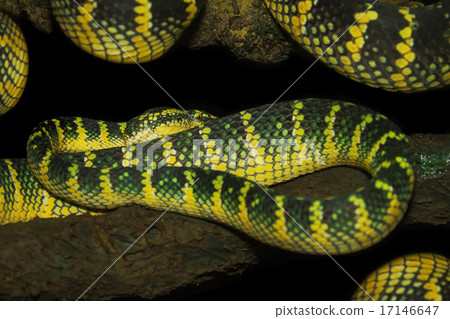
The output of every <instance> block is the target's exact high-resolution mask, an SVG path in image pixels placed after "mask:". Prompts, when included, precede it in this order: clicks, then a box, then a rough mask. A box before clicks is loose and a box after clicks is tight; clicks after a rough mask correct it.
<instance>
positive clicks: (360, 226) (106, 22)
mask: <svg viewBox="0 0 450 319" xmlns="http://www.w3.org/2000/svg"><path fill="white" fill-rule="evenodd" d="M169 2H170V3H169V4H167V3H165V4H163V2H162V1H152V2H147V1H136V2H133V1H125V2H111V3H110V2H106V1H102V0H85V1H79V2H78V4H79V6H78V4H77V3H75V4H74V1H70V0H65V1H62V0H61V1H59V0H54V1H52V7H53V10H54V12H55V16H56V19H57V21H58V22H59V23H60V25H61V27H62V29H63V31H64V32H65V33H66V34H67V35H68V36H69V37H70V38H71V39H72V41H74V42H75V43H76V44H77V45H78V46H80V47H81V48H82V49H83V50H85V51H87V52H89V53H91V54H94V55H95V56H97V57H100V58H103V59H106V60H109V61H113V62H121V63H126V62H144V61H148V60H152V59H155V58H157V57H159V56H161V55H162V54H163V53H164V52H165V51H166V50H167V49H168V48H169V47H170V46H172V44H173V43H174V41H175V39H176V38H178V37H179V35H180V34H181V32H182V30H183V29H184V28H185V27H187V25H189V23H190V21H191V20H192V19H193V18H194V16H195V14H196V12H197V11H198V7H197V5H198V4H199V1H194V0H192V1H188V0H185V1H175V0H172V1H169ZM346 2H347V1H342V3H341V4H340V5H336V2H330V1H326V0H315V1H281V0H280V1H269V0H267V1H266V4H267V6H268V7H269V9H270V11H271V12H272V14H273V15H274V16H275V18H276V19H277V20H279V22H280V23H281V24H282V25H283V26H284V28H285V29H287V30H288V31H289V32H291V33H292V34H293V37H294V38H295V39H296V40H297V41H299V42H300V43H302V44H303V45H304V46H305V48H306V49H307V50H308V51H310V52H311V53H313V54H315V55H316V56H318V57H320V59H321V60H322V61H323V62H326V63H328V64H329V65H330V66H332V67H333V68H334V69H336V70H337V71H339V72H340V73H344V74H346V75H347V76H349V77H350V78H352V79H355V80H358V81H360V82H362V83H365V84H368V85H372V86H377V87H381V88H384V89H388V90H400V91H412V90H423V89H427V88H433V87H439V86H442V85H445V84H448V82H449V77H450V73H449V62H448V52H449V51H448V35H446V36H445V35H443V33H442V30H441V31H440V32H441V33H439V35H438V36H437V38H438V40H437V41H436V42H431V43H432V45H431V47H432V49H433V50H436V52H438V54H437V56H433V57H432V58H429V59H428V56H430V54H429V53H427V52H425V53H424V54H422V53H420V52H421V51H420V50H419V44H421V42H420V41H422V40H423V37H424V35H421V34H422V33H418V38H416V36H417V35H416V33H415V32H416V31H417V30H423V28H421V23H424V22H426V21H427V19H428V18H427V19H426V18H425V17H427V14H428V15H431V16H432V17H436V16H439V17H441V16H444V18H442V19H443V21H446V22H444V25H447V26H448V14H446V15H442V13H443V12H445V13H446V12H447V11H448V10H447V9H448V3H449V1H446V2H443V3H442V4H440V5H435V6H434V7H431V8H429V9H420V10H423V11H412V9H411V10H409V9H396V11H393V9H392V8H391V9H389V11H386V12H385V11H383V10H388V9H386V8H387V7H385V6H384V5H383V6H381V7H380V8H382V9H381V11H377V10H378V9H371V8H369V10H368V11H365V10H366V9H367V6H366V3H365V1H356V2H353V3H354V5H352V6H350V7H352V8H353V9H352V10H353V11H351V10H350V7H344V8H345V9H342V7H341V5H342V6H344V5H345V6H346V4H344V3H346ZM322 6H328V7H327V10H323V9H324V7H322ZM438 9H439V10H438ZM117 10H119V11H120V10H121V12H122V14H120V15H118V14H117V13H114V12H117ZM333 10H338V11H339V10H344V12H346V13H347V14H346V15H344V18H345V19H342V24H339V23H338V20H337V18H335V17H334V16H331V14H333V12H335V11H333ZM426 10H428V11H426ZM445 10H447V11H445ZM394 12H395V13H394ZM436 12H437V13H436ZM394 16H395V17H399V16H400V17H401V18H402V19H403V20H402V19H400V22H398V23H397V22H395V23H393V22H392V19H391V18H392V17H394ZM382 17H386V18H382ZM131 18H132V19H131ZM339 18H341V16H339ZM347 18H348V19H350V20H351V19H358V21H357V23H356V24H355V25H353V27H350V29H349V33H348V34H347V35H346V37H347V38H344V37H343V41H344V42H343V43H345V44H344V45H338V46H337V47H336V48H333V50H332V51H330V50H328V51H325V50H326V47H327V46H328V45H329V44H331V43H332V41H334V39H335V38H336V37H337V36H338V34H340V31H341V30H342V28H343V26H344V25H346V24H348V25H350V24H351V23H352V21H350V22H348V21H347V20H346V19H347ZM416 19H417V20H416ZM339 20H340V19H339ZM405 21H406V22H405ZM96 22H99V24H97V23H96ZM387 22H390V24H389V25H390V28H392V27H394V31H395V32H394V31H392V34H394V33H395V34H396V35H395V36H392V38H390V37H387V38H383V39H382V41H381V38H380V37H379V35H378V38H377V36H376V34H377V33H376V31H375V30H376V28H378V27H380V25H382V26H383V25H384V23H387ZM405 23H406V24H405ZM348 25H347V26H348ZM130 30H131V31H130ZM378 32H379V31H378ZM420 32H422V31H420ZM444 33H445V32H444ZM110 36H112V38H114V40H112V39H111V37H110ZM398 36H400V37H401V39H399V38H398ZM442 38H444V39H445V40H446V41H447V42H445V41H444V42H442ZM386 39H387V40H388V41H386ZM385 42H387V43H385ZM393 43H395V44H396V45H394V46H393V47H394V48H395V49H394V51H392V50H391V51H389V52H390V53H389V52H386V51H385V49H386V48H387V47H388V46H392V44H393ZM386 50H387V49H386ZM323 53H325V54H323ZM322 54H323V55H322ZM436 61H437V62H436ZM335 62H336V63H335ZM27 153H28V158H27V159H26V160H1V161H0V203H2V206H1V207H0V212H1V214H0V218H1V224H8V223H13V222H18V221H27V220H31V219H33V218H35V217H42V218H50V217H64V216H68V215H71V214H84V213H89V212H91V213H96V212H101V211H102V210H104V209H110V208H114V207H117V206H121V205H128V204H132V203H135V204H141V205H146V206H151V207H153V208H159V209H165V208H167V207H168V206H170V205H172V209H173V210H174V211H177V212H180V213H183V214H187V215H191V216H196V217H201V218H206V219H211V220H215V221H219V222H222V223H225V224H227V225H230V226H232V227H234V228H237V229H239V230H241V231H243V232H245V233H246V234H248V235H249V236H252V237H254V238H256V239H257V240H259V241H262V242H264V243H267V244H269V245H273V246H277V247H280V248H283V249H288V250H292V251H296V252H302V253H310V254H324V253H325V252H328V253H331V254H343V253H349V252H355V251H359V250H361V249H364V248H367V247H370V246H372V245H374V244H375V243H377V242H379V241H380V240H382V239H383V238H385V237H386V236H387V235H388V234H389V233H390V232H391V231H392V230H393V229H394V228H395V226H396V225H397V224H398V222H399V221H400V220H401V218H402V216H403V214H404V212H405V211H406V208H407V205H408V201H409V199H410V197H411V193H412V190H413V185H414V170H413V159H412V154H411V151H410V149H409V147H408V145H407V141H406V138H405V136H404V134H403V133H401V132H400V131H399V129H398V128H397V127H396V126H395V125H394V124H393V123H392V122H390V121H389V120H388V119H386V118H385V117H384V116H382V115H380V114H378V113H376V112H373V111H371V110H369V109H366V108H364V107H361V106H357V105H353V104H351V103H347V102H341V101H333V100H320V99H310V100H299V101H290V102H282V103H277V104H275V105H272V106H269V105H266V106H262V107H259V108H254V109H250V110H247V111H243V112H240V113H237V114H233V115H230V116H226V117H223V118H214V117H213V116H211V115H209V114H206V113H203V112H200V111H190V112H189V113H187V114H185V113H183V112H181V111H177V110H173V109H155V110H151V111H149V112H146V113H144V114H143V115H141V116H139V117H137V118H135V119H132V120H130V121H128V122H126V123H110V122H105V121H94V120H89V119H85V118H58V119H53V120H49V121H45V122H43V123H41V124H40V125H39V126H38V127H36V128H35V129H34V130H33V132H32V134H31V135H30V139H29V142H28V147H27ZM335 165H350V166H355V167H359V168H362V169H364V170H366V171H367V172H369V173H370V174H371V175H372V178H371V181H370V183H369V184H368V185H367V186H365V187H363V188H361V189H358V190H356V191H355V192H353V193H351V194H349V195H346V196H337V197H332V198H325V199H306V198H295V197H291V196H286V195H282V194H279V193H276V192H275V191H273V190H271V189H268V188H264V186H268V185H272V184H275V183H279V182H282V181H284V180H286V179H290V178H293V177H295V176H298V175H301V174H305V173H309V172H313V171H316V170H318V169H323V168H326V167H330V166H335ZM417 262H419V264H417ZM392 263H393V264H392V267H391V266H390V265H388V266H383V267H384V268H383V267H382V268H380V270H377V273H376V274H375V275H371V276H369V277H368V279H367V280H366V281H365V282H364V283H363V287H364V289H365V291H367V292H368V293H369V294H370V295H371V296H374V297H376V298H377V299H385V298H389V299H402V298H406V299H423V298H426V299H436V300H439V299H445V298H449V297H448V296H449V291H448V285H449V282H450V271H449V261H448V259H446V258H444V257H441V256H438V255H434V254H421V255H414V256H412V257H409V256H408V257H404V258H403V261H402V263H399V262H398V261H393V262H392ZM427 265H432V267H431V268H432V269H431V270H430V267H428V266H427ZM408 267H409V268H408ZM411 267H412V268H411ZM414 267H416V268H414ZM407 270H408V271H407ZM411 273H414V274H417V276H415V277H414V276H413V277H411ZM391 275H392V276H393V277H392V278H390V276H391ZM401 276H404V279H403V280H400V279H399V278H400V277H401ZM394 277H395V278H394ZM365 296H366V293H365V292H364V290H363V291H362V292H361V291H359V292H356V293H355V298H357V299H363V298H364V297H365Z"/></svg>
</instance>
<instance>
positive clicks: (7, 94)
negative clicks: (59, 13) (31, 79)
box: [0, 12, 28, 115]
mask: <svg viewBox="0 0 450 319" xmlns="http://www.w3.org/2000/svg"><path fill="white" fill-rule="evenodd" d="M27 76H28V49H27V44H26V42H25V38H24V36H23V34H22V31H21V30H20V28H19V26H18V25H17V24H16V23H15V22H14V21H13V20H12V19H11V18H10V17H9V16H8V15H6V14H5V13H3V12H0V115H2V114H5V113H6V112H8V111H9V110H10V109H11V108H13V107H14V106H15V105H16V104H17V102H18V101H19V99H20V97H21V96H22V93H23V91H24V89H25V84H26V81H27Z"/></svg>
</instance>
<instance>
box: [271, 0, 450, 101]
mask: <svg viewBox="0 0 450 319" xmlns="http://www.w3.org/2000/svg"><path fill="white" fill-rule="evenodd" d="M265 3H266V5H267V7H268V8H269V10H270V12H271V13H272V15H273V16H274V18H275V19H276V20H277V21H278V22H279V24H280V25H281V26H282V27H283V28H284V29H285V30H287V31H288V32H289V34H290V35H291V36H292V38H293V39H294V40H296V41H297V42H298V43H300V44H301V45H302V47H303V48H305V49H306V50H307V51H308V52H309V53H311V54H313V55H314V56H315V57H316V58H320V61H322V62H323V63H325V64H326V65H327V66H329V67H331V68H332V69H333V70H335V71H337V72H339V73H341V74H343V75H345V76H347V77H348V78H350V79H352V80H355V81H358V82H361V83H363V84H366V85H369V86H373V87H378V88H382V89H385V90H389V91H401V92H413V91H423V90H427V89H430V88H437V87H442V86H445V85H448V84H450V35H449V34H450V1H449V0H445V1H442V2H439V3H437V4H434V5H429V6H426V7H422V8H406V7H395V6H392V5H389V4H386V3H383V2H381V1H378V2H377V3H376V4H375V5H374V6H373V7H371V2H369V1H366V0H340V1H335V0H265ZM335 42H336V43H335Z"/></svg>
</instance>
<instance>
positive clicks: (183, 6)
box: [50, 0, 205, 63]
mask: <svg viewBox="0 0 450 319" xmlns="http://www.w3.org/2000/svg"><path fill="white" fill-rule="evenodd" d="M204 2H205V0H184V1H180V0H145V1H140V0H116V1H111V0H78V1H73V0H51V1H50V3H51V5H52V9H53V15H54V16H55V18H56V21H58V23H59V25H60V26H61V29H62V30H63V31H64V33H65V34H66V35H67V36H68V37H69V38H70V39H71V40H72V41H73V42H74V43H75V44H76V45H77V46H79V47H80V48H81V49H83V50H84V51H86V52H88V53H90V54H92V55H94V56H96V57H99V58H101V59H104V60H108V61H111V62H117V63H136V62H138V63H141V62H148V61H151V60H154V59H156V58H158V57H160V56H162V55H163V54H164V53H165V52H167V50H169V48H171V47H172V45H173V44H174V43H175V41H176V40H177V39H178V38H179V37H180V35H181V33H182V32H183V31H184V29H185V28H186V27H188V26H189V24H190V23H191V22H192V20H193V19H194V18H195V16H196V14H197V12H198V9H199V7H200V6H201V5H202V4H203V3H204Z"/></svg>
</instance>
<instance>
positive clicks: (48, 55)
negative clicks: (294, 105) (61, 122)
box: [0, 22, 450, 300]
mask: <svg viewBox="0 0 450 319" xmlns="http://www.w3.org/2000/svg"><path fill="white" fill-rule="evenodd" d="M21 26H22V29H23V31H24V33H25V37H26V39H27V43H28V48H29V55H30V75H29V78H28V82H27V87H26V89H25V92H24V95H23V97H22V99H21V101H20V102H19V104H18V105H17V106H16V107H15V108H14V109H13V110H12V111H10V112H9V113H7V114H6V115H5V116H3V117H2V118H0V136H3V138H2V147H1V148H0V158H13V157H25V149H26V141H27V138H28V134H29V133H30V131H31V129H32V128H33V127H34V126H35V125H36V124H38V123H39V122H40V121H42V120H45V119H49V118H53V117H58V116H69V115H76V116H84V117H90V118H96V119H102V120H110V121H126V120H128V119H130V118H132V117H134V116H136V115H138V114H140V113H142V112H144V111H145V110H147V109H149V108H153V107H159V106H173V107H177V106H176V104H175V103H174V102H173V101H172V99H171V98H169V97H168V95H167V94H166V93H165V92H163V90H161V89H160V87H158V85H157V84H155V82H154V81H153V80H152V79H150V78H149V77H148V75H147V74H145V72H143V70H141V69H140V68H139V67H138V66H137V65H117V64H113V63H109V62H105V61H102V60H99V59H97V58H95V57H91V56H90V55H88V54H86V53H84V52H83V51H81V50H80V49H78V48H77V47H76V46H75V45H73V44H72V43H71V41H70V40H69V39H67V38H66V37H65V36H64V35H63V34H62V33H61V32H59V31H58V32H56V33H54V34H51V35H46V34H43V33H40V32H39V31H37V30H35V29H34V28H33V27H32V26H31V25H29V24H28V23H26V22H23V23H21ZM187 37H189V30H188V34H185V35H184V37H183V38H184V39H182V40H181V44H180V43H179V44H177V45H176V46H175V47H174V48H173V49H172V50H171V51H170V52H169V53H168V54H167V55H165V56H164V57H162V58H160V59H159V60H156V61H153V62H151V63H147V64H143V65H142V67H143V68H145V70H146V71H147V72H148V73H149V74H150V75H151V76H152V77H154V79H155V80H156V81H157V82H158V83H159V84H160V85H161V86H162V87H163V88H164V89H166V90H167V92H168V93H169V94H170V95H171V96H172V97H173V98H174V99H175V100H176V101H178V103H180V104H181V105H182V106H183V107H184V108H186V109H190V108H197V109H203V110H206V111H209V112H211V113H213V114H216V115H219V116H221V115H225V114H229V113H233V112H236V111H239V110H242V109H246V108H250V107H253V106H258V105H261V104H266V103H272V102H273V101H274V100H275V99H277V98H278V97H279V96H280V94H281V93H283V92H284V90H285V89H286V88H287V87H288V86H289V85H291V84H292V83H293V81H294V80H296V79H297V78H298V77H299V76H300V74H301V73H302V72H303V71H304V70H305V69H306V68H307V67H308V66H309V65H310V63H311V62H312V61H313V60H312V59H306V60H305V59H304V58H303V55H300V54H299V55H294V56H292V57H291V58H289V59H286V60H284V61H281V62H278V63H274V64H258V63H253V62H249V61H243V60H237V59H236V58H235V57H233V56H232V55H231V54H230V53H228V52H227V50H226V49H224V48H207V49H202V50H195V51H193V50H188V49H185V48H183V42H185V39H186V38H187ZM307 97H324V98H335V99H342V100H347V101H351V102H356V103H359V104H361V105H365V106H369V107H371V108H373V109H375V110H377V111H379V112H381V113H383V114H385V115H387V116H388V117H389V118H391V119H392V120H393V121H394V122H396V123H397V124H398V125H399V126H400V127H401V128H402V129H403V130H404V131H405V132H406V133H408V134H411V133H449V125H448V115H447V114H446V113H445V111H446V110H445V109H446V108H448V97H449V90H448V89H447V90H437V91H434V92H431V93H420V94H399V93H389V92H384V91H380V90H377V89H372V88H369V87H365V86H363V85H360V84H358V83H356V82H353V81H351V80H348V79H346V78H344V77H342V76H340V75H338V74H336V73H334V72H333V71H330V70H328V69H327V68H326V67H324V66H322V65H320V64H316V65H315V66H314V67H313V68H312V69H311V70H309V72H307V73H306V75H305V76H304V77H302V78H301V79H300V80H299V81H298V82H297V83H296V84H295V85H294V86H293V87H292V88H291V89H290V91H289V92H287V93H286V94H285V95H284V96H283V98H282V99H281V100H289V99H297V98H307ZM449 242H450V234H449V232H448V231H446V230H445V229H442V230H439V229H429V230H427V229H421V230H418V229H406V230H403V231H401V232H399V231H397V232H394V235H393V236H390V237H389V238H388V239H387V240H386V241H384V242H383V243H382V244H381V245H378V246H377V247H374V248H372V249H369V250H367V251H365V252H363V253H362V254H354V255H350V256H343V257H336V260H337V261H338V262H339V264H341V265H342V266H343V267H344V269H345V270H346V271H348V272H349V273H350V274H351V275H352V276H354V277H355V279H356V280H358V281H361V280H362V279H363V278H364V277H365V275H367V274H368V271H369V270H373V269H374V268H375V267H377V266H379V265H380V264H381V263H383V262H385V261H387V260H388V259H390V258H391V257H396V256H398V255H400V254H401V253H403V252H410V251H411V252H414V251H420V250H426V251H429V250H433V251H441V252H447V253H449V248H448V247H447V246H448V243H449ZM267 249H268V251H269V252H271V251H273V250H271V249H270V248H267ZM274 254H275V255H277V257H276V258H273V259H272V261H270V262H266V263H263V264H262V265H260V266H258V267H255V268H254V269H252V270H251V271H248V272H246V274H245V275H244V276H243V277H242V276H241V277H239V278H234V280H231V279H230V278H226V279H224V280H223V282H222V283H220V284H223V285H224V287H222V288H217V286H219V283H218V282H214V283H212V284H210V285H209V286H211V287H209V286H208V285H206V286H203V287H200V288H199V289H198V290H197V291H195V292H196V294H193V295H191V296H190V297H188V299H206V300H208V299H215V300H220V299H225V300H265V299H267V300H322V299H325V300H345V299H348V298H349V297H350V295H351V293H352V292H353V291H354V289H355V288H356V285H355V284H354V283H353V282H352V281H351V279H350V278H349V277H348V276H347V275H346V274H345V273H344V272H343V271H342V270H341V269H340V268H339V267H338V266H337V265H336V264H335V263H334V262H333V261H332V260H331V259H330V258H327V257H324V258H312V257H303V256H298V255H294V254H290V253H279V252H274ZM209 288H215V289H213V290H212V291H208V292H204V293H201V292H200V291H201V290H206V289H209ZM184 293H186V292H183V295H184ZM180 295H181V294H175V295H172V296H167V298H164V299H174V298H178V297H179V296H180Z"/></svg>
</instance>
